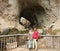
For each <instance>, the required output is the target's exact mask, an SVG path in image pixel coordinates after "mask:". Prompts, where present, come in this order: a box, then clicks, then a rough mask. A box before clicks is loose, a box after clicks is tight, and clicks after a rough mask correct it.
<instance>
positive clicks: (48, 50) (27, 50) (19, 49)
mask: <svg viewBox="0 0 60 51" xmlns="http://www.w3.org/2000/svg"><path fill="white" fill-rule="evenodd" d="M6 51H35V50H29V49H26V48H15V49H12V50H6ZM37 51H60V49H38V50H37Z"/></svg>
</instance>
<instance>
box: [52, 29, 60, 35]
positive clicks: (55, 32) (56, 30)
mask: <svg viewBox="0 0 60 51" xmlns="http://www.w3.org/2000/svg"><path fill="white" fill-rule="evenodd" d="M58 32H60V29H55V30H53V31H52V34H54V35H56V34H57V33H58Z"/></svg>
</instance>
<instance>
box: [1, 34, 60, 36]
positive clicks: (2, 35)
mask: <svg viewBox="0 0 60 51" xmlns="http://www.w3.org/2000/svg"><path fill="white" fill-rule="evenodd" d="M27 35H28V34H10V35H0V37H10V36H27ZM40 36H43V37H58V36H59V37H60V35H40Z"/></svg>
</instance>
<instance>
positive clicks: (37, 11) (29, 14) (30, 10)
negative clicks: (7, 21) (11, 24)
mask: <svg viewBox="0 0 60 51" xmlns="http://www.w3.org/2000/svg"><path fill="white" fill-rule="evenodd" d="M43 14H45V10H44V8H43V7H42V6H40V5H33V6H29V7H26V8H24V9H22V10H21V13H20V17H19V23H20V24H21V25H23V26H24V25H25V26H24V27H33V26H34V25H36V26H37V27H38V26H41V25H40V21H39V20H38V19H39V17H38V16H36V15H41V16H42V15H43ZM21 17H23V18H25V19H26V20H28V21H29V22H30V25H26V24H27V23H26V24H23V23H22V22H21V20H20V19H21Z"/></svg>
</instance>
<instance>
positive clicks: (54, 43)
mask: <svg viewBox="0 0 60 51" xmlns="http://www.w3.org/2000/svg"><path fill="white" fill-rule="evenodd" d="M40 36H41V37H43V38H42V39H44V40H45V42H46V43H45V45H46V48H60V35H40ZM27 37H28V34H11V35H0V51H6V50H9V49H13V48H17V47H19V46H22V45H25V44H26V43H27ZM38 42H39V43H40V41H38ZM41 45H42V44H41ZM41 45H40V46H41ZM40 48H41V47H40Z"/></svg>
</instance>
